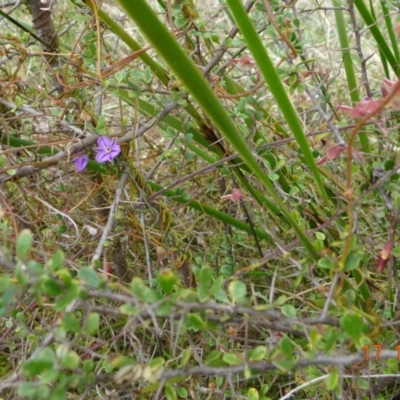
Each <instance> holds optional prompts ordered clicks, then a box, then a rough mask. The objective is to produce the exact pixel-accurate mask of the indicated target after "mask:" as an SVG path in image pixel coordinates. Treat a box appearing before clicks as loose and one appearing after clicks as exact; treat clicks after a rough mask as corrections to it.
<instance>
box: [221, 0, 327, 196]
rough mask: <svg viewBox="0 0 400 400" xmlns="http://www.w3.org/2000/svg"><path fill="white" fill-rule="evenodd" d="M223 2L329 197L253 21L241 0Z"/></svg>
mask: <svg viewBox="0 0 400 400" xmlns="http://www.w3.org/2000/svg"><path fill="white" fill-rule="evenodd" d="M227 4H228V5H229V7H230V10H231V11H232V13H233V15H234V17H235V19H236V23H237V25H238V27H239V29H240V31H241V32H242V35H243V36H244V38H245V40H246V42H247V44H248V46H249V49H250V51H251V52H252V54H253V56H254V59H255V60H256V62H257V65H258V67H259V68H260V70H261V73H262V75H263V77H264V79H265V82H266V83H267V84H268V87H269V89H270V91H271V93H272V95H273V96H274V98H275V100H276V102H277V104H278V106H279V108H280V109H281V111H282V114H283V115H284V117H285V120H286V122H287V123H288V125H289V127H290V129H291V130H292V132H293V134H294V136H295V138H296V141H297V143H298V145H299V147H300V149H301V151H302V153H303V155H304V157H305V159H306V162H307V164H308V166H309V168H310V170H311V172H312V174H313V176H314V179H315V181H316V183H317V185H318V187H319V190H320V192H321V194H322V196H323V197H324V198H325V199H326V200H327V201H329V200H328V199H329V197H328V196H327V194H326V192H325V187H324V184H323V182H322V179H321V175H320V173H319V170H318V168H317V165H316V164H315V161H314V157H313V155H312V151H311V149H310V146H309V144H308V141H307V139H306V136H305V134H304V132H303V128H302V126H301V124H300V121H299V119H298V116H297V113H296V111H295V110H294V107H293V105H292V102H291V101H290V99H289V97H288V95H287V93H286V90H285V88H284V86H283V83H282V81H281V80H280V79H279V75H278V73H277V71H276V69H275V66H274V65H273V63H272V61H271V59H270V57H269V55H268V52H267V50H266V49H265V47H264V45H263V43H262V41H261V39H260V36H259V35H258V33H257V31H256V30H255V28H254V26H253V23H252V21H251V20H250V18H249V16H248V15H247V13H246V11H245V9H244V7H243V5H242V4H241V2H238V1H236V0H227Z"/></svg>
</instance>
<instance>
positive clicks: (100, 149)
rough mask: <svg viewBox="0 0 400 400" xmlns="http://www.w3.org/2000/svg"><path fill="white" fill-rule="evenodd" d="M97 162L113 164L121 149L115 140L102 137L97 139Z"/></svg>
mask: <svg viewBox="0 0 400 400" xmlns="http://www.w3.org/2000/svg"><path fill="white" fill-rule="evenodd" d="M94 150H95V151H96V153H97V154H96V161H97V162H98V163H105V162H111V161H112V160H113V159H114V158H115V157H117V155H118V154H119V153H121V147H120V145H119V144H117V143H116V142H115V139H110V138H109V137H108V136H100V137H99V138H98V139H97V147H95V148H94Z"/></svg>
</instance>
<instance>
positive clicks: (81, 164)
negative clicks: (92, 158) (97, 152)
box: [73, 154, 89, 172]
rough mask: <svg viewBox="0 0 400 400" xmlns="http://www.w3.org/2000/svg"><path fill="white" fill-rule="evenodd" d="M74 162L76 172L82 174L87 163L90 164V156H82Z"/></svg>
mask: <svg viewBox="0 0 400 400" xmlns="http://www.w3.org/2000/svg"><path fill="white" fill-rule="evenodd" d="M73 162H74V164H75V167H76V170H77V171H78V172H82V171H83V170H84V169H85V168H86V165H87V163H88V162H89V156H88V155H86V154H82V155H80V156H77V157H75V158H74V159H73Z"/></svg>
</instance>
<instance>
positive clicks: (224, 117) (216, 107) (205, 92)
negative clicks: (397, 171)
mask: <svg viewBox="0 0 400 400" xmlns="http://www.w3.org/2000/svg"><path fill="white" fill-rule="evenodd" d="M120 3H121V4H122V6H123V7H124V8H125V10H126V11H127V13H128V14H129V16H130V17H131V18H132V20H133V21H135V23H136V24H137V25H138V26H139V28H140V29H141V31H142V33H144V35H145V36H146V37H147V39H148V40H149V41H150V42H151V43H152V45H153V46H154V48H155V49H156V51H157V52H158V53H159V54H160V55H161V56H162V57H163V58H164V60H165V61H166V63H167V64H168V65H169V67H170V68H171V70H172V71H173V72H174V73H175V74H176V76H177V77H178V78H179V79H180V81H181V82H182V84H183V85H185V87H186V88H187V90H188V91H189V92H190V94H191V95H192V96H193V97H194V98H195V99H196V101H197V102H198V104H199V105H200V106H201V108H202V109H203V111H204V112H205V113H206V114H207V116H208V117H209V118H210V120H211V121H212V122H213V123H214V124H215V126H216V127H217V128H218V129H219V130H220V132H221V133H222V134H223V135H224V136H225V137H226V138H227V140H228V141H229V142H230V143H231V145H232V146H233V147H234V148H235V150H236V151H237V152H238V153H239V155H240V156H241V158H242V159H243V161H244V162H245V163H246V164H247V166H248V167H249V168H250V170H251V171H253V172H254V175H255V176H257V178H258V179H259V180H260V182H262V184H263V185H264V186H265V188H266V189H267V190H268V192H269V194H270V196H271V197H272V199H273V201H274V202H275V204H276V205H277V207H278V208H279V209H280V210H281V212H282V213H283V215H284V216H285V217H286V219H287V220H288V221H289V223H290V225H291V226H292V227H293V229H294V231H295V232H296V234H297V236H298V237H299V239H300V240H301V242H302V243H303V245H304V247H305V249H306V250H307V251H308V253H309V254H310V255H311V257H313V258H314V259H315V260H317V259H319V257H320V256H319V253H318V251H317V250H316V249H315V247H314V245H313V243H312V242H311V241H310V239H309V238H308V237H307V236H306V235H305V233H304V232H303V230H302V229H301V228H300V227H299V226H298V225H297V224H296V222H295V221H294V220H293V218H292V216H291V214H290V212H289V210H288V209H287V208H286V206H285V205H284V203H283V201H282V200H281V198H280V197H279V195H278V193H277V192H276V191H275V189H274V187H273V185H272V183H271V181H270V180H269V178H268V177H267V176H266V175H265V173H264V171H263V170H262V168H261V167H260V166H259V164H258V162H257V161H256V159H255V158H254V156H253V154H252V153H251V151H250V149H249V148H248V146H247V144H246V141H245V140H244V138H243V136H242V135H241V134H240V133H239V132H238V130H237V129H236V126H235V124H234V123H233V121H232V119H231V118H230V116H229V115H228V113H227V112H226V110H225V109H224V107H223V106H222V105H221V103H220V101H219V99H218V98H217V97H216V95H215V94H214V92H213V91H212V89H211V87H210V86H209V84H208V82H207V81H206V80H205V78H204V77H203V75H202V74H201V72H200V71H199V69H198V68H197V67H196V66H195V65H194V64H193V62H192V61H191V60H190V58H189V57H188V56H187V54H186V53H185V51H184V50H183V49H182V47H181V46H180V45H179V43H177V41H176V40H175V38H174V37H173V36H172V35H171V33H170V32H169V31H168V30H167V29H166V27H165V26H164V25H163V24H162V23H161V22H160V20H159V19H158V17H157V15H156V14H155V13H154V12H153V10H152V9H151V7H150V6H149V4H148V3H147V2H146V1H145V0H136V1H134V2H132V1H130V0H120ZM303 136H304V135H303ZM303 144H304V143H303ZM307 148H308V147H307ZM308 151H309V152H310V156H311V157H312V154H311V151H310V149H309V148H308ZM314 165H315V163H314ZM315 171H316V172H318V170H317V169H316V166H315ZM317 176H318V179H319V180H320V177H319V174H317ZM320 183H321V188H322V191H323V193H324V197H327V196H326V193H325V191H324V188H323V185H322V181H321V182H320Z"/></svg>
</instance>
